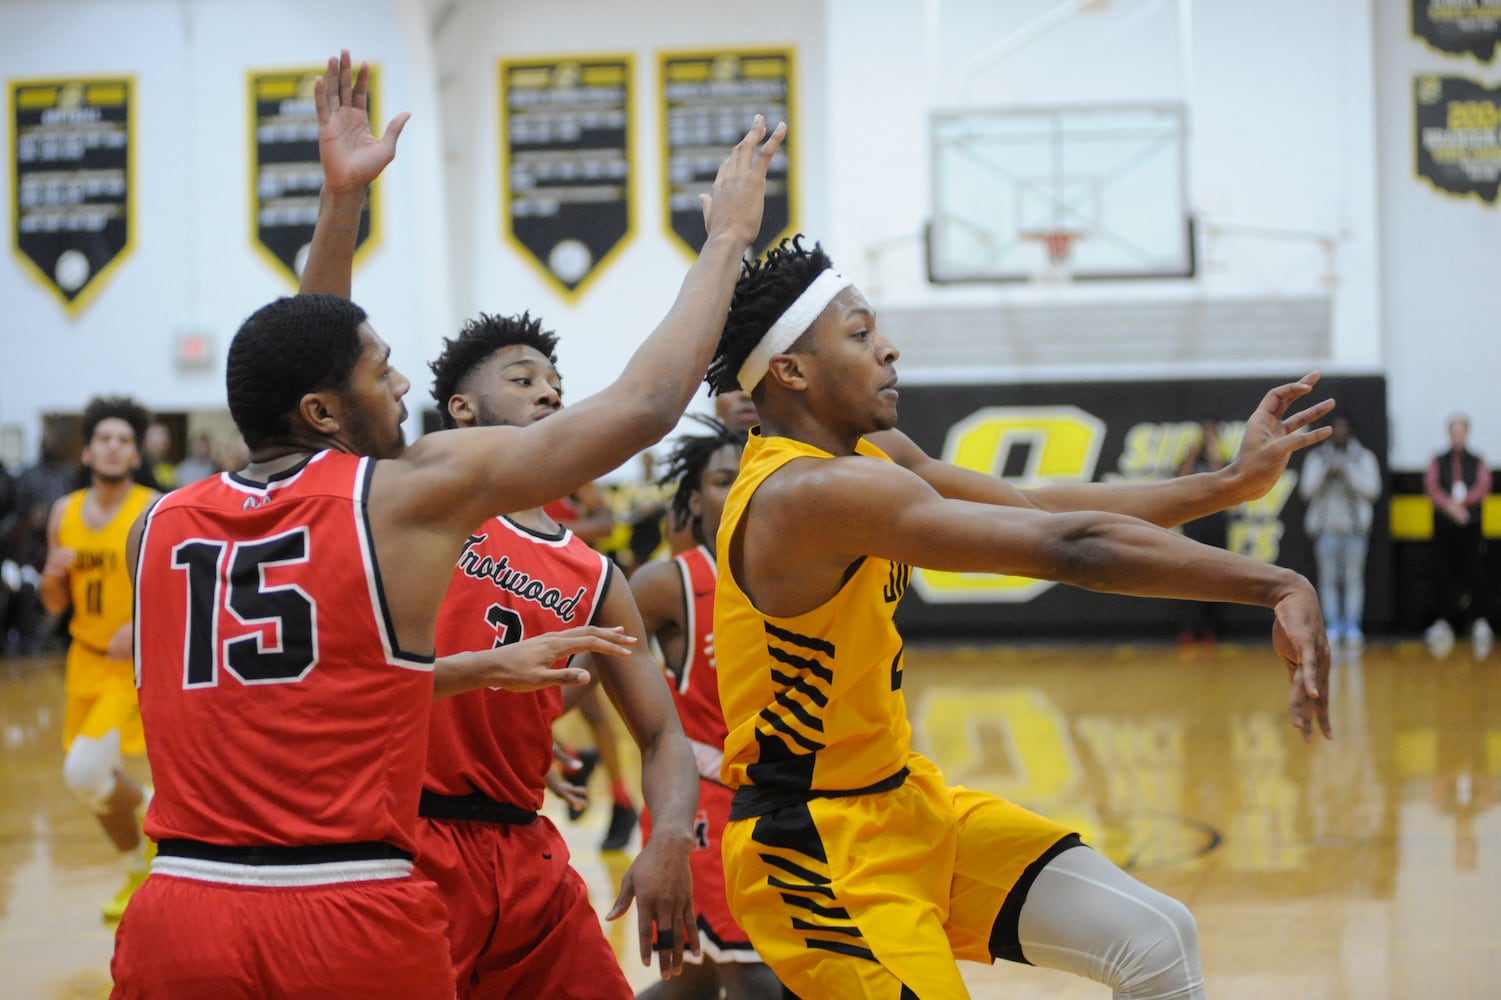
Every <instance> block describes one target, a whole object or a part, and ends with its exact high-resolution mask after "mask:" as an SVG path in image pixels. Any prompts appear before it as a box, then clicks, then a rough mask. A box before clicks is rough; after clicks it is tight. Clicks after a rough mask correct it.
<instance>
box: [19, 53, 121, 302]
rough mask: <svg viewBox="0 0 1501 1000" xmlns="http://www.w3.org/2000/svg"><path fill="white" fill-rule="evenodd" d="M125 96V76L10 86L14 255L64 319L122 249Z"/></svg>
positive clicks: (93, 288) (95, 287)
mask: <svg viewBox="0 0 1501 1000" xmlns="http://www.w3.org/2000/svg"><path fill="white" fill-rule="evenodd" d="M134 91H135V81H134V80H133V79H132V78H130V77H121V78H87V79H73V80H26V81H13V82H12V83H11V85H10V96H11V109H12V115H13V117H12V122H11V134H12V136H13V137H14V146H13V148H12V159H11V163H12V171H11V184H12V200H11V205H12V209H13V212H12V218H13V219H14V223H15V248H16V253H17V254H18V255H19V256H20V258H21V260H22V261H24V262H25V263H26V264H27V265H28V267H27V270H28V271H30V272H31V273H32V274H33V275H34V276H35V277H36V278H37V279H39V280H40V281H41V283H42V284H43V285H45V286H46V287H47V288H48V289H49V290H50V291H52V292H53V294H55V295H57V296H58V298H59V299H60V300H61V301H62V303H63V305H64V307H65V308H66V309H67V310H68V312H69V313H77V312H78V310H80V309H82V308H83V306H84V305H85V304H86V303H87V301H88V299H89V298H90V297H91V296H92V295H93V293H94V292H95V291H97V290H98V289H99V288H100V287H101V285H102V283H103V275H104V273H105V272H106V271H108V270H110V269H111V268H112V267H113V266H114V265H115V264H117V263H119V262H120V261H121V260H123V259H124V258H125V256H126V254H127V252H128V251H129V249H130V245H131V237H132V221H133V217H134V212H133V211H132V195H133V193H134V185H133V176H132V174H133V171H132V169H131V164H132V156H133V152H134V150H133V145H132V136H131V128H132V125H133V122H134V114H133V112H132V98H133V96H134Z"/></svg>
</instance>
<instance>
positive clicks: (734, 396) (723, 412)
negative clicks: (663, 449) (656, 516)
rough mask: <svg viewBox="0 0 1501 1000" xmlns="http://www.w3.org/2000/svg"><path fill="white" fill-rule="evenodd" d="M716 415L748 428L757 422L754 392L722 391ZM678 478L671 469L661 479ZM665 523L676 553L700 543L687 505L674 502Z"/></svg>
mask: <svg viewBox="0 0 1501 1000" xmlns="http://www.w3.org/2000/svg"><path fill="white" fill-rule="evenodd" d="M688 416H690V417H692V416H694V414H692V413H690V414H688ZM714 419H715V420H718V421H719V422H720V423H721V424H724V425H725V426H726V427H728V428H729V429H730V430H732V431H740V432H742V433H744V432H746V431H749V430H750V429H751V428H752V427H754V426H756V403H755V400H753V399H751V394H750V393H748V392H724V393H720V394H719V395H718V396H715V397H714ZM675 478H676V477H674V476H672V475H671V474H670V473H669V474H668V475H667V476H665V477H664V478H663V479H662V480H661V481H662V482H669V481H672V480H673V479H675ZM662 526H663V530H664V531H666V533H667V548H668V549H669V550H670V551H671V552H672V554H673V555H677V554H678V553H679V552H687V551H688V550H689V549H694V548H697V547H698V546H699V545H700V544H701V540H700V539H699V537H698V533H697V532H696V531H694V528H693V524H692V523H691V519H690V518H689V517H688V514H687V511H686V508H685V509H683V510H682V511H680V510H679V508H678V505H676V504H673V505H671V506H670V507H669V508H668V511H667V514H666V515H665V516H664V517H663V518H662ZM711 540H712V536H711Z"/></svg>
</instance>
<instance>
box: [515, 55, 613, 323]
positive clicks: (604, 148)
mask: <svg viewBox="0 0 1501 1000" xmlns="http://www.w3.org/2000/svg"><path fill="white" fill-rule="evenodd" d="M632 75H633V68H632V62H631V58H630V56H625V55H616V56H589V57H577V58H559V59H547V60H526V61H520V62H513V61H507V60H503V61H502V62H501V63H500V109H501V121H500V136H501V140H500V141H501V150H500V159H501V198H500V203H501V212H502V213H503V215H504V219H505V222H504V231H505V235H506V238H507V239H508V240H510V241H511V242H512V243H514V244H515V245H516V246H517V247H518V248H519V249H520V250H521V251H522V254H523V256H524V258H525V259H526V260H528V261H530V262H531V263H533V264H535V265H537V266H538V267H539V269H540V270H541V271H542V273H543V274H545V275H546V276H547V278H548V279H549V280H550V281H552V282H553V283H554V284H556V285H557V286H558V287H559V288H560V290H561V291H563V292H564V294H565V295H566V296H568V297H570V298H573V297H576V296H577V295H578V294H579V292H580V291H581V290H582V286H583V285H584V284H585V283H586V282H588V281H589V280H590V279H591V278H592V277H593V276H594V275H596V274H598V273H600V271H601V270H602V269H603V265H604V262H605V260H606V259H607V258H609V257H611V256H612V255H613V254H614V253H615V252H616V251H618V250H619V249H620V248H621V247H623V246H624V245H625V243H626V241H627V238H628V237H629V236H630V235H631V232H632V221H633V216H634V213H633V211H632V206H631V161H630V137H631V79H632Z"/></svg>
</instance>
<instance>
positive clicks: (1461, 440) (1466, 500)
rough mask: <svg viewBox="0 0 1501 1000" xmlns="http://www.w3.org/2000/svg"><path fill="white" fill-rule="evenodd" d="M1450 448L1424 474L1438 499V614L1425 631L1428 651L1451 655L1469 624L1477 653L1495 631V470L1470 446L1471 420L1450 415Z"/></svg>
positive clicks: (1431, 496)
mask: <svg viewBox="0 0 1501 1000" xmlns="http://www.w3.org/2000/svg"><path fill="white" fill-rule="evenodd" d="M1448 427H1449V450H1448V451H1446V452H1444V453H1443V454H1441V455H1436V456H1435V457H1434V459H1433V461H1431V462H1429V463H1428V469H1427V471H1426V472H1425V473H1424V475H1423V489H1424V492H1426V493H1427V494H1428V499H1429V500H1431V501H1433V573H1434V592H1435V596H1436V598H1437V600H1438V613H1437V614H1436V615H1435V616H1434V620H1433V624H1432V625H1430V626H1429V627H1428V631H1427V632H1425V633H1424V634H1423V639H1424V641H1425V642H1427V644H1428V651H1429V652H1431V653H1432V654H1433V655H1434V656H1447V655H1448V653H1449V650H1450V649H1452V648H1453V647H1454V636H1455V634H1456V633H1459V632H1462V631H1464V629H1465V627H1466V626H1468V627H1469V630H1470V641H1471V643H1472V644H1473V645H1474V649H1475V655H1477V656H1482V657H1483V656H1485V655H1486V654H1487V653H1489V652H1490V650H1491V643H1492V641H1493V640H1494V639H1495V634H1494V633H1493V632H1492V631H1491V626H1490V622H1488V621H1487V620H1486V617H1485V612H1486V609H1485V593H1486V591H1485V536H1484V535H1483V534H1482V533H1481V529H1480V507H1481V504H1482V503H1484V502H1485V498H1486V495H1487V494H1488V493H1490V491H1491V470H1490V466H1488V465H1486V464H1485V459H1483V458H1481V457H1480V456H1479V455H1477V454H1476V453H1475V452H1473V451H1470V449H1469V437H1470V418H1469V417H1468V416H1466V415H1465V414H1463V413H1455V414H1453V415H1452V416H1450V417H1449V423H1448Z"/></svg>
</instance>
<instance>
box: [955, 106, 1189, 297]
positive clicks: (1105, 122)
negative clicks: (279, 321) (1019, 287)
mask: <svg viewBox="0 0 1501 1000" xmlns="http://www.w3.org/2000/svg"><path fill="white" fill-rule="evenodd" d="M932 137H933V215H932V221H931V223H930V224H929V230H928V247H927V249H928V276H929V279H930V280H932V281H934V282H964V281H974V282H984V281H1026V280H1037V279H1051V280H1059V279H1064V280H1068V279H1072V280H1089V279H1109V278H1115V279H1125V278H1167V277H1175V278H1182V277H1192V275H1193V273H1194V268H1195V260H1194V243H1193V231H1192V226H1191V223H1190V220H1189V215H1188V209H1187V198H1186V195H1185V181H1184V166H1183V164H1184V154H1183V109H1182V107H1181V106H1179V105H1166V104H1165V105H1132V106H1119V107H1113V106H1093V107H1083V106H1081V107H1060V108H1023V109H1005V110H1000V109H985V110H967V111H948V112H939V113H936V114H935V115H934V116H933V121H932Z"/></svg>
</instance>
